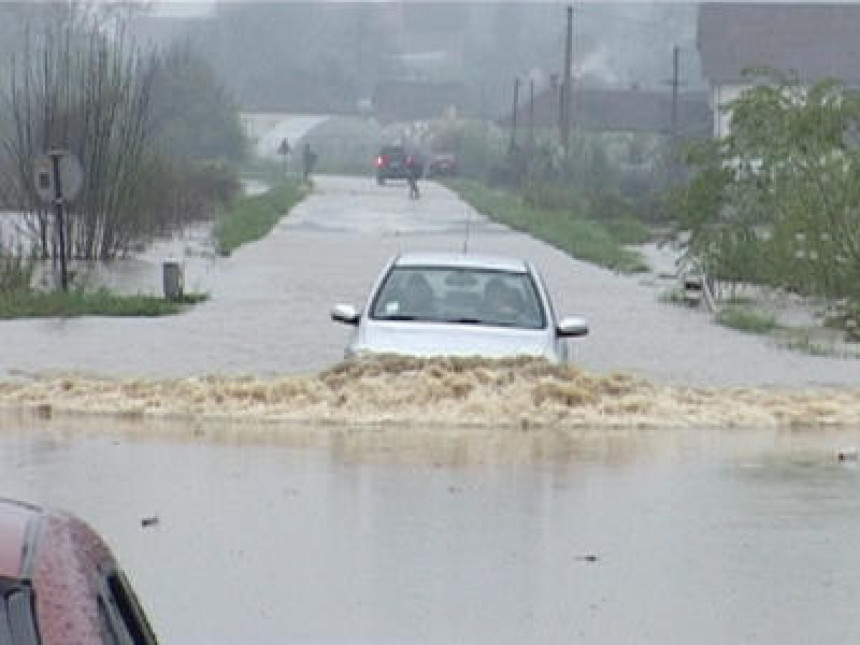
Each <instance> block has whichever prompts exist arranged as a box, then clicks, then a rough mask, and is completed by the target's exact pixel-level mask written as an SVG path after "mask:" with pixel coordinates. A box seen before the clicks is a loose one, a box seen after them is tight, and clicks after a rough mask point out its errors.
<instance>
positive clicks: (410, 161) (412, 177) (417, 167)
mask: <svg viewBox="0 0 860 645" xmlns="http://www.w3.org/2000/svg"><path fill="white" fill-rule="evenodd" d="M406 170H407V172H406V181H408V182H409V199H418V198H419V197H421V192H420V191H419V190H418V178H419V177H420V176H421V164H420V163H419V161H418V159H417V158H416V157H415V155H409V156H408V157H407V158H406Z"/></svg>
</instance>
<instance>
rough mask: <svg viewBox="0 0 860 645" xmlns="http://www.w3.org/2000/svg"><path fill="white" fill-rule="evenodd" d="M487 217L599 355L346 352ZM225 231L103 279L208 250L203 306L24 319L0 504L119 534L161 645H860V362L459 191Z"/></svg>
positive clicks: (191, 258) (367, 198)
mask: <svg viewBox="0 0 860 645" xmlns="http://www.w3.org/2000/svg"><path fill="white" fill-rule="evenodd" d="M467 228H468V230H469V238H468V240H469V241H468V244H469V248H470V249H471V250H474V251H481V252H493V253H513V254H516V255H522V256H526V257H529V258H531V259H533V260H535V262H536V263H537V264H538V265H539V266H540V267H541V268H542V269H543V271H544V274H545V275H546V278H547V282H548V285H549V288H550V291H551V292H552V294H553V296H554V297H555V300H556V304H557V309H558V310H559V313H561V314H581V315H583V316H585V317H586V318H588V320H589V322H590V324H591V330H592V333H591V335H590V336H588V337H587V338H585V339H583V340H581V341H576V343H575V352H574V355H575V357H576V364H575V365H574V366H566V367H552V366H549V365H546V364H544V363H541V362H539V361H533V360H511V361H507V362H504V361H503V362H487V361H480V360H471V359H465V360H460V361H454V360H429V361H419V360H411V359H393V358H384V359H373V360H366V361H357V362H350V363H341V362H340V359H341V357H342V351H343V347H344V344H345V341H346V336H347V333H348V330H346V329H345V328H344V327H341V326H337V325H334V324H332V323H330V322H329V320H328V311H329V309H330V307H331V305H332V304H334V303H336V302H352V303H355V304H360V303H361V302H362V300H363V298H364V297H365V296H366V292H367V290H368V288H369V287H370V283H371V281H372V280H373V278H374V277H375V275H376V272H377V271H378V270H379V268H380V266H381V265H382V263H383V262H384V261H385V260H386V259H387V257H388V256H389V255H390V254H391V253H393V252H396V251H397V250H400V249H403V250H406V249H411V250H440V249H444V250H452V249H461V248H462V247H463V244H464V241H465V236H464V231H465V230H466V229H467ZM207 235H208V233H207V231H206V229H205V228H201V229H196V230H191V231H188V232H187V233H186V234H185V235H184V236H183V237H181V238H177V239H176V240H172V241H170V242H164V243H159V244H156V245H154V246H153V247H151V248H149V249H148V250H147V251H146V252H145V253H143V254H142V255H141V256H139V257H137V258H135V259H134V260H131V261H127V262H122V263H117V264H115V265H113V266H111V267H108V268H106V269H102V271H101V272H99V273H97V274H94V276H93V278H92V279H93V280H94V281H96V282H102V283H105V284H109V285H110V286H111V287H112V288H114V289H117V290H120V291H126V292H131V293H134V292H137V291H142V292H147V293H159V292H160V289H161V282H160V280H161V273H160V266H161V262H162V260H164V259H166V258H167V257H171V256H173V257H179V258H181V259H182V260H183V262H184V264H185V271H186V284H187V286H188V288H189V290H193V291H206V292H208V293H209V294H210V296H211V298H210V299H209V301H207V302H206V303H204V304H202V305H199V306H197V307H194V308H193V309H192V310H191V311H189V312H188V313H186V314H183V315H179V316H174V317H168V318H161V319H155V320H142V319H138V320H120V319H109V318H82V319H72V320H15V321H2V322H0V338H2V345H0V494H2V495H4V496H10V497H19V498H24V499H27V500H31V501H34V502H41V503H45V504H50V505H54V506H59V507H62V508H66V509H69V510H71V511H73V512H75V513H77V514H78V515H81V516H82V517H84V518H85V519H87V520H88V521H89V522H90V523H91V524H93V525H94V526H95V527H96V528H97V529H98V530H99V531H100V532H102V533H104V535H105V537H106V538H107V539H108V541H109V542H110V543H111V545H112V546H113V547H114V549H115V550H116V551H117V554H118V555H119V557H120V560H121V561H122V562H123V564H124V566H125V568H126V569H127V571H128V573H129V575H130V577H131V578H132V580H133V581H134V583H135V585H136V587H137V589H138V592H139V594H140V596H141V598H142V600H143V602H144V604H145V605H146V607H147V608H148V609H149V611H150V613H151V617H152V622H153V624H154V627H155V628H156V631H157V632H158V633H159V634H160V636H161V638H162V641H163V642H165V643H183V644H198V643H199V644H201V645H203V644H205V645H211V644H221V643H224V644H228V643H229V644H233V643H235V644H238V645H245V644H251V645H254V644H257V643H260V644H268V643H272V644H274V643H279V644H280V643H285V642H289V643H299V642H317V643H318V642H422V643H426V642H434V643H451V642H481V643H524V642H526V643H531V642H541V643H571V642H581V643H619V642H626V643H642V642H658V643H734V642H751V641H756V642H763V643H809V642H836V643H851V642H856V640H857V637H856V634H857V633H858V632H860V618H858V617H857V612H856V607H857V603H858V599H860V577H858V576H857V575H856V572H857V571H858V570H860V555H858V553H857V549H856V548H855V544H856V543H857V541H858V539H860V508H859V507H860V501H858V500H860V496H858V495H857V491H858V485H860V470H858V468H857V462H856V461H855V458H856V455H857V449H856V447H857V446H860V362H858V361H852V360H844V359H836V358H828V357H821V356H806V355H803V354H799V353H796V352H789V351H787V350H785V349H782V348H779V347H776V346H775V345H773V344H772V342H770V341H768V340H767V339H764V338H760V337H754V336H747V335H743V334H740V333H738V332H734V331H730V330H727V329H723V328H720V327H717V326H715V325H714V324H713V323H712V321H711V320H710V319H709V318H708V316H706V315H705V314H704V313H701V312H694V311H690V310H686V309H683V308H679V307H673V306H671V305H667V304H664V303H661V302H660V301H659V297H658V296H659V290H660V288H661V282H660V279H659V278H658V277H657V276H656V275H652V276H647V277H625V276H617V275H614V274H612V272H610V271H605V270H603V269H599V268H596V267H593V266H590V265H587V264H585V263H582V262H579V261H577V260H575V259H571V258H569V257H567V256H565V255H564V254H562V253H560V252H559V251H557V250H555V249H552V248H551V247H549V246H547V245H545V244H542V243H539V242H536V241H534V240H532V239H530V238H528V237H526V236H523V235H521V234H518V233H515V232H512V231H510V230H508V229H505V228H504V227H500V226H497V225H495V224H492V223H490V222H487V221H486V220H484V219H483V218H481V217H479V216H477V215H476V214H474V213H473V212H471V211H470V209H468V208H467V207H466V206H465V205H464V204H462V203H461V202H460V201H459V200H457V199H456V198H455V197H454V196H453V195H452V194H451V193H449V192H448V191H446V190H445V189H443V188H442V187H440V186H437V185H432V184H428V185H427V186H425V187H423V188H422V199H421V200H420V201H418V202H410V201H409V200H408V199H407V196H406V187H405V185H402V186H399V185H397V184H392V185H391V186H385V187H376V186H374V185H373V183H372V182H371V180H369V179H348V178H337V177H320V178H318V180H317V185H316V190H315V193H314V195H313V196H311V197H310V198H309V199H308V200H306V201H305V202H304V203H303V204H302V205H300V206H299V207H298V208H297V209H296V211H295V212H294V213H293V214H291V215H290V216H289V217H288V218H285V219H284V220H282V222H281V223H280V224H279V226H278V228H277V229H276V230H275V231H274V232H273V233H272V234H271V235H270V236H268V237H267V238H265V239H264V240H262V241H260V242H259V243H255V244H251V245H247V246H245V247H243V248H241V249H239V251H237V252H236V253H235V254H234V255H233V256H232V257H230V258H218V257H216V256H215V255H214V254H213V253H212V252H211V248H210V245H209V244H208V237H207ZM840 454H841V455H842V456H843V457H844V458H843V459H839V455H840ZM153 518H154V519H157V521H152V522H147V526H144V525H143V524H142V520H143V519H153Z"/></svg>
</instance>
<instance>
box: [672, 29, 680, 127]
mask: <svg viewBox="0 0 860 645" xmlns="http://www.w3.org/2000/svg"><path fill="white" fill-rule="evenodd" d="M680 52H681V48H680V47H678V46H677V45H675V49H674V50H673V52H672V141H673V142H674V141H675V140H676V139H677V138H678V85H680V79H679V78H678V74H679V65H678V57H679V55H680Z"/></svg>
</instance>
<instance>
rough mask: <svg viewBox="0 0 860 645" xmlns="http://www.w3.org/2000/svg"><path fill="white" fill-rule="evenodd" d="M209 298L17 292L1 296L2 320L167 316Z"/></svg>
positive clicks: (204, 296) (0, 315)
mask: <svg viewBox="0 0 860 645" xmlns="http://www.w3.org/2000/svg"><path fill="white" fill-rule="evenodd" d="M208 298H209V296H208V294H199V293H194V294H185V295H184V296H182V298H179V299H175V300H168V299H165V298H159V297H156V296H143V295H134V296H123V295H117V294H114V293H110V292H109V291H107V290H105V289H101V290H99V291H93V292H85V291H83V290H79V289H73V290H71V291H69V292H63V291H51V292H44V291H36V290H32V289H27V290H14V291H9V292H2V293H0V319H10V318H53V317H57V318H73V317H78V316H139V317H147V316H166V315H171V314H177V313H180V312H182V311H184V310H185V309H187V307H188V306H189V305H193V304H197V303H199V302H203V301H204V300H207V299H208Z"/></svg>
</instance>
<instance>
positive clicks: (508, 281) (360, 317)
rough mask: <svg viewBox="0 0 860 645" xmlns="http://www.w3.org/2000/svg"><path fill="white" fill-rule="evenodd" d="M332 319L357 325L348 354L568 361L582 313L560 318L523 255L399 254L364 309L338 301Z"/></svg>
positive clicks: (583, 329)
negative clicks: (518, 357)
mask: <svg viewBox="0 0 860 645" xmlns="http://www.w3.org/2000/svg"><path fill="white" fill-rule="evenodd" d="M331 317H332V319H333V320H335V321H338V322H341V323H344V324H347V325H353V326H355V328H356V329H355V333H354V334H353V335H352V337H351V339H350V341H349V344H348V346H347V348H346V356H347V357H350V356H355V355H359V354H363V353H380V354H383V353H391V354H405V355H410V356H481V357H487V358H501V357H510V356H537V357H543V358H546V359H547V360H549V361H551V362H553V363H563V362H566V361H568V360H569V348H568V346H567V343H566V342H565V341H566V339H567V338H571V337H575V336H584V335H586V334H587V333H588V323H587V322H586V321H585V320H584V319H583V318H580V317H574V316H571V317H565V318H561V319H557V318H556V316H555V312H554V311H553V308H552V303H551V301H550V297H549V293H548V291H547V289H546V286H545V284H544V281H543V279H542V278H541V276H540V274H539V273H538V271H537V269H535V267H534V266H533V265H532V264H531V263H529V262H527V261H525V260H522V259H518V258H510V257H498V256H488V255H472V254H466V253H463V254H456V253H408V254H401V255H397V256H395V257H394V258H392V259H391V260H389V262H388V264H387V265H386V266H385V268H384V270H383V271H382V273H381V274H380V276H379V278H378V279H377V281H376V284H375V285H374V286H373V289H372V291H371V293H370V297H369V298H368V301H367V304H366V306H365V308H364V310H363V311H359V310H358V309H357V308H356V307H354V306H352V305H346V304H339V305H336V306H335V307H334V308H333V309H332V312H331Z"/></svg>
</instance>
